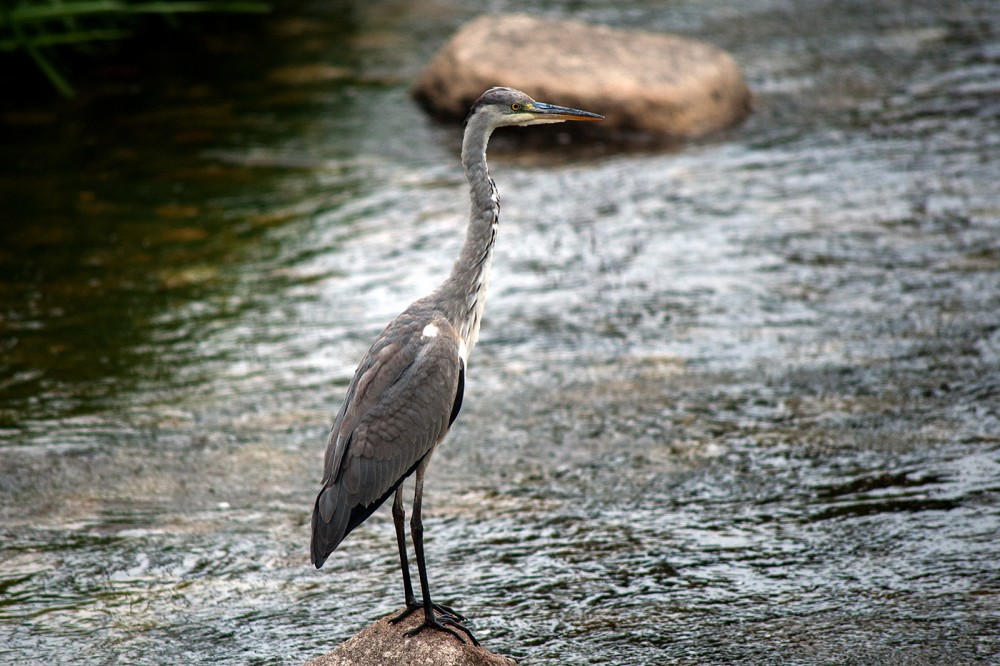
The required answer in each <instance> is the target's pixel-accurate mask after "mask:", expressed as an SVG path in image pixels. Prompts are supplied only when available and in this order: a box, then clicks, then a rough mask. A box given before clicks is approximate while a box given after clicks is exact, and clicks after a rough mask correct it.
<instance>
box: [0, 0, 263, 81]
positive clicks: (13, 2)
mask: <svg viewBox="0 0 1000 666" xmlns="http://www.w3.org/2000/svg"><path fill="white" fill-rule="evenodd" d="M269 9H270V5H269V4H268V3H265V2H255V1H254V0H194V1H191V0H151V1H148V2H146V1H142V0H65V1H62V0H47V1H41V2H40V1H38V0H0V54H6V55H3V56H0V57H2V58H3V60H6V61H7V64H6V65H4V66H8V67H9V66H12V64H15V63H18V61H17V60H15V59H14V58H12V57H10V55H9V54H17V53H19V52H23V53H24V54H27V56H28V57H29V58H30V59H31V61H32V62H33V63H34V64H35V65H36V66H37V67H38V68H39V69H40V70H41V71H42V73H43V74H44V75H45V77H46V78H47V79H48V80H49V82H51V84H52V85H53V86H54V87H55V89H56V90H58V91H59V92H60V93H61V94H62V95H65V96H67V97H69V96H72V95H73V94H74V90H73V86H72V85H70V83H69V81H67V80H66V77H65V76H64V75H63V73H62V72H61V71H60V69H59V67H58V65H56V64H55V62H54V60H56V59H59V58H60V57H61V58H62V59H68V58H72V57H73V56H78V55H79V54H80V53H81V52H86V50H87V47H91V46H93V45H94V44H97V43H100V42H109V41H118V40H122V39H126V38H129V37H133V36H135V35H136V33H137V31H139V30H140V29H141V22H140V21H139V19H141V18H142V17H146V16H157V17H160V18H161V19H165V20H167V21H171V22H176V18H177V17H178V16H180V15H182V14H220V13H248V12H251V13H260V12H266V11H268V10H269ZM57 52H58V54H57ZM3 60H0V63H2V62H3ZM8 94H9V93H8Z"/></svg>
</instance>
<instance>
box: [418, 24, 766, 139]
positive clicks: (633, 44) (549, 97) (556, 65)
mask: <svg viewBox="0 0 1000 666" xmlns="http://www.w3.org/2000/svg"><path fill="white" fill-rule="evenodd" d="M492 86H510V87H513V88H518V89H520V90H523V91H525V92H526V93H528V94H529V95H531V96H533V97H535V98H536V99H538V100H542V101H546V102H552V103H555V104H562V105H566V106H576V107H579V108H582V109H587V110H592V111H596V112H598V113H602V114H604V115H605V116H607V120H605V121H603V122H602V123H601V125H602V126H603V127H605V128H615V129H621V130H640V131H643V132H649V133H653V134H657V135H661V136H667V137H673V138H685V139H687V138H694V137H698V136H702V135H704V134H708V133H710V132H713V131H715V130H719V129H722V128H725V127H727V126H730V125H733V124H735V123H737V122H739V121H740V120H741V119H743V117H744V116H745V115H746V114H747V112H748V111H749V109H750V90H749V89H748V88H747V85H746V82H745V81H744V79H743V74H742V73H741V72H740V69H739V66H738V65H737V64H736V61H735V60H733V58H732V57H731V56H730V55H729V54H728V53H726V52H724V51H722V50H721V49H718V48H716V47H714V46H712V45H710V44H706V43H704V42H700V41H697V40H693V39H688V38H686V37H678V36H675V35H667V34H659V33H651V32H642V31H635V30H618V29H614V28H609V27H606V26H598V25H589V24H586V23H580V22H577V21H563V20H549V19H540V18H535V17H531V16H524V15H519V14H511V15H498V16H497V15H493V16H482V17H480V18H478V19H476V20H474V21H472V22H471V23H469V24H467V25H465V26H464V27H463V28H462V29H461V30H459V31H458V33H457V34H455V36H454V37H452V39H451V40H450V41H449V42H448V43H447V44H446V45H445V46H444V47H443V48H442V49H441V51H439V52H438V54H437V55H436V56H435V57H434V58H433V60H432V61H431V63H430V64H429V65H428V66H427V68H426V69H425V70H424V72H423V74H422V75H421V77H420V79H419V80H418V81H417V84H416V86H415V87H414V90H413V94H414V96H415V97H416V98H417V100H419V101H420V102H421V103H422V104H424V106H425V107H426V108H427V109H428V110H429V111H431V112H432V113H435V114H437V115H443V116H451V117H462V116H464V115H465V113H466V112H467V111H468V108H469V105H470V104H472V102H473V101H475V100H476V98H477V97H479V95H481V94H482V92H483V91H484V90H486V89H487V88H490V87H492Z"/></svg>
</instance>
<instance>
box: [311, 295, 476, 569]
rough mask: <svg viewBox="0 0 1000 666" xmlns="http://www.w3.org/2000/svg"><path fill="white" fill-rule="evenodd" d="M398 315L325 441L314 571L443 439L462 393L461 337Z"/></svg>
mask: <svg viewBox="0 0 1000 666" xmlns="http://www.w3.org/2000/svg"><path fill="white" fill-rule="evenodd" d="M426 323H427V321H426V320H423V321H420V320H417V319H416V318H414V319H413V320H412V321H407V320H406V319H405V314H404V315H401V316H400V318H398V319H397V320H396V321H394V322H393V324H390V326H389V327H388V328H387V329H386V330H385V332H383V334H382V335H381V336H379V339H378V340H376V341H375V344H374V345H372V349H371V350H370V351H369V353H368V355H367V356H366V357H365V359H364V360H363V361H362V363H361V365H360V366H359V367H358V370H357V372H356V374H355V376H354V380H353V381H352V382H351V385H350V387H349V388H348V392H347V398H346V399H345V401H344V405H343V407H342V408H341V410H340V413H339V414H338V416H337V420H336V422H335V423H334V426H333V430H332V431H331V432H330V437H329V439H328V440H327V442H328V443H327V452H326V459H325V463H326V464H325V469H324V471H323V486H324V488H323V490H322V491H321V492H320V494H319V496H318V497H317V498H316V508H315V511H314V512H313V547H312V551H313V552H312V556H313V562H314V563H315V564H316V566H317V567H319V566H321V565H322V563H323V561H325V560H326V558H327V557H328V556H329V554H330V553H332V552H333V551H334V550H335V549H336V547H337V546H338V545H339V544H340V542H341V541H342V540H343V538H344V537H345V536H347V534H348V533H349V532H350V531H351V530H352V529H354V528H355V527H357V525H358V524H360V523H361V522H362V521H363V520H364V519H365V518H367V517H368V516H369V515H371V513H372V512H373V511H374V510H375V509H376V508H378V506H379V505H380V504H381V503H382V502H383V501H385V499H386V498H387V497H388V496H389V495H390V494H391V493H392V491H393V490H394V489H395V488H396V487H397V486H398V485H399V484H400V483H401V482H402V480H403V479H404V478H405V477H406V476H407V475H408V474H409V473H410V472H412V471H413V469H414V468H415V466H416V464H417V463H418V462H419V461H420V460H421V459H422V458H423V457H424V456H425V455H427V453H428V452H429V451H430V450H431V449H433V448H434V446H435V445H436V444H437V443H438V442H439V441H440V440H441V439H443V438H444V436H445V434H446V433H447V432H448V426H449V425H450V424H449V418H450V416H451V413H452V408H453V405H454V403H455V399H456V392H457V389H458V386H459V374H460V369H461V360H460V359H459V355H458V342H459V339H458V335H457V333H456V332H455V330H454V329H453V328H452V327H451V326H450V325H449V324H448V323H447V322H446V321H444V320H439V321H435V322H434V323H435V325H436V326H437V328H438V331H439V333H438V335H436V336H434V337H424V336H422V335H421V331H422V330H423V327H424V325H425V324H426Z"/></svg>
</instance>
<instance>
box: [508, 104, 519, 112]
mask: <svg viewBox="0 0 1000 666" xmlns="http://www.w3.org/2000/svg"><path fill="white" fill-rule="evenodd" d="M510 110H511V111H520V110H521V105H520V104H518V103H517V102H514V103H513V104H511V105H510Z"/></svg>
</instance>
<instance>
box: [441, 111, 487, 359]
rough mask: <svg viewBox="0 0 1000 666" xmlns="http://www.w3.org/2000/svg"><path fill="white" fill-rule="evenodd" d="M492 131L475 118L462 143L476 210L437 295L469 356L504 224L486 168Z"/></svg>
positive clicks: (484, 122)
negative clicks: (448, 274) (500, 230)
mask: <svg viewBox="0 0 1000 666" xmlns="http://www.w3.org/2000/svg"><path fill="white" fill-rule="evenodd" d="M491 132H492V128H491V127H489V126H488V125H487V124H486V121H485V119H484V118H482V117H477V116H473V117H472V118H470V119H469V123H468V125H467V126H466V130H465V138H464V140H463V141H462V166H463V167H465V177H466V178H467V179H468V181H469V193H470V195H471V198H472V209H471V211H470V214H469V226H468V229H467V231H466V234H465V244H464V245H463V246H462V252H461V253H460V254H459V255H458V259H457V260H456V261H455V265H454V266H453V267H452V269H451V275H450V276H448V279H447V280H445V281H444V283H443V284H442V285H441V286H440V287H439V288H438V290H437V293H436V294H435V295H436V296H437V297H438V298H439V300H440V302H441V304H442V306H443V309H444V311H445V314H446V316H447V317H448V319H449V320H451V323H452V325H454V326H455V328H457V329H458V331H459V334H460V335H461V336H462V339H463V340H464V341H465V345H466V348H467V350H468V353H472V348H473V347H474V346H475V344H476V340H477V339H478V338H479V324H480V321H481V320H482V316H483V308H484V307H485V306H486V291H487V289H488V288H489V282H490V269H491V267H492V266H493V245H494V243H495V242H496V236H497V226H498V224H499V221H500V198H499V197H498V196H497V188H496V185H494V183H493V179H492V178H490V173H489V170H488V169H487V167H486V143H487V142H488V141H489V138H490V133H491Z"/></svg>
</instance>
